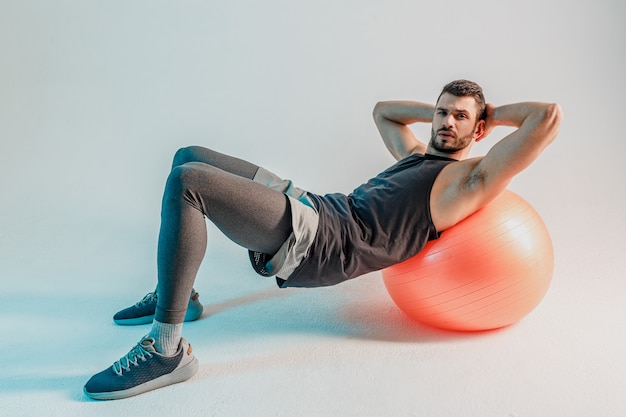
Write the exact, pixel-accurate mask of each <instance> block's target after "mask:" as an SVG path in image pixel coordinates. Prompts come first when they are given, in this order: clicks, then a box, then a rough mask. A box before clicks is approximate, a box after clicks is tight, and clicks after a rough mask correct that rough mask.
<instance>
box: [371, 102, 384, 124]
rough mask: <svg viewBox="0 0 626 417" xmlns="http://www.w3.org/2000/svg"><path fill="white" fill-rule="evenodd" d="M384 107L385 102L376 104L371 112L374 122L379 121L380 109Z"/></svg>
mask: <svg viewBox="0 0 626 417" xmlns="http://www.w3.org/2000/svg"><path fill="white" fill-rule="evenodd" d="M384 106H385V102H384V101H379V102H378V103H376V105H375V106H374V110H373V111H372V116H373V117H374V120H379V119H380V118H381V117H383V116H382V108H383V107H384Z"/></svg>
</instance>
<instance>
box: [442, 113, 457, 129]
mask: <svg viewBox="0 0 626 417" xmlns="http://www.w3.org/2000/svg"><path fill="white" fill-rule="evenodd" d="M441 124H442V125H443V127H445V128H450V127H452V126H454V116H453V115H452V114H449V115H447V116H446V117H444V119H443V121H442V122H441Z"/></svg>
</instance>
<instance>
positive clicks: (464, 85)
mask: <svg viewBox="0 0 626 417" xmlns="http://www.w3.org/2000/svg"><path fill="white" fill-rule="evenodd" d="M443 93H448V94H452V95H453V96H457V97H474V100H476V106H477V108H478V112H477V116H478V120H485V118H486V117H487V113H486V112H485V107H486V106H485V96H484V95H483V89H482V87H481V86H479V85H478V84H476V83H475V82H473V81H468V80H455V81H452V82H449V83H448V84H446V85H445V86H444V87H443V89H442V90H441V94H439V97H437V102H439V99H440V98H441V96H442V95H443Z"/></svg>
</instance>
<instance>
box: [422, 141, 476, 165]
mask: <svg viewBox="0 0 626 417" xmlns="http://www.w3.org/2000/svg"><path fill="white" fill-rule="evenodd" d="M469 148H470V147H469V146H468V147H467V148H465V149H461V150H459V151H456V152H441V151H438V150H437V149H435V148H433V147H432V145H431V144H430V143H429V144H428V148H427V149H426V153H428V154H431V155H435V156H441V157H444V158H451V159H456V160H457V161H462V160H463V159H466V158H467V156H468V154H469Z"/></svg>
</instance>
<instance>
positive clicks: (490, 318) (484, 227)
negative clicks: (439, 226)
mask: <svg viewBox="0 0 626 417" xmlns="http://www.w3.org/2000/svg"><path fill="white" fill-rule="evenodd" d="M553 270H554V250H553V248H552V241H551V239H550V234H549V233H548V230H547V228H546V226H545V224H544V223H543V221H542V220H541V218H540V217H539V215H538V214H537V212H536V211H535V209H533V207H531V206H530V204H528V202H526V201H525V200H524V199H523V198H521V197H520V196H518V195H517V194H515V193H513V192H512V191H509V190H505V191H504V192H503V193H502V194H500V195H499V196H498V197H497V198H496V199H495V200H493V201H492V202H491V203H490V204H488V205H487V206H486V207H484V208H483V209H481V210H479V211H477V212H476V213H474V214H472V215H471V216H470V217H468V218H466V219H465V220H463V221H462V222H460V223H458V224H456V225H455V226H453V227H451V228H449V229H447V230H446V231H444V232H443V233H442V234H441V237H440V238H439V239H437V240H432V241H430V242H428V244H427V245H426V246H425V247H424V249H423V250H422V251H421V252H420V253H418V254H417V255H415V256H413V257H412V258H409V259H408V260H406V261H404V262H402V263H399V264H397V265H393V266H391V267H389V268H386V269H384V270H383V271H382V274H383V279H384V282H385V286H386V288H387V291H388V292H389V295H390V296H391V298H392V299H393V301H394V302H395V303H396V304H397V305H398V307H399V308H400V309H401V310H402V311H404V312H405V313H406V314H407V315H408V316H409V317H411V318H413V319H415V320H417V321H418V322H420V323H423V324H426V325H429V326H433V327H439V328H443V329H448V330H461V331H477V330H489V329H496V328H499V327H504V326H507V325H510V324H513V323H515V322H517V321H519V320H520V319H522V318H523V317H525V316H526V315H527V314H528V313H530V312H531V311H532V310H533V309H534V308H535V307H536V306H537V304H539V302H540V301H541V299H542V298H543V296H544V295H545V293H546V291H547V290H548V287H549V285H550V281H551V279H552V272H553Z"/></svg>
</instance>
